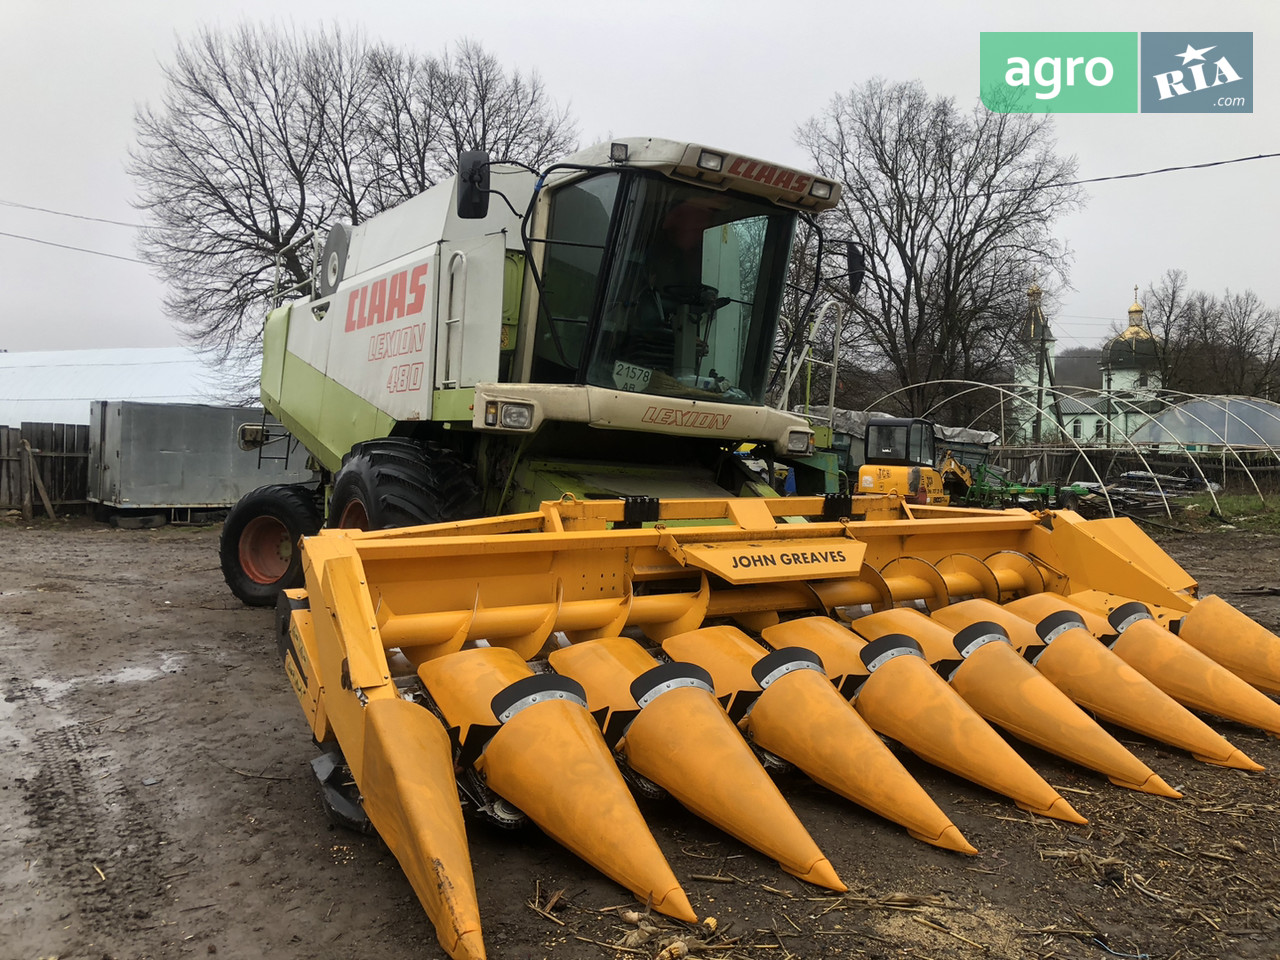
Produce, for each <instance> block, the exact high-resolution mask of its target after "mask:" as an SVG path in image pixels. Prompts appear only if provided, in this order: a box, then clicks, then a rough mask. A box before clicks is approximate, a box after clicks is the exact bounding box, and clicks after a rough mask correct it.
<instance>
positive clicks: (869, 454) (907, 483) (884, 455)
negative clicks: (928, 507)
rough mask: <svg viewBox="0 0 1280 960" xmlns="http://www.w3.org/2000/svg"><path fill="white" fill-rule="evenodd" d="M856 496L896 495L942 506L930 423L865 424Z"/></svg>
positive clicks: (885, 420) (887, 421)
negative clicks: (874, 494)
mask: <svg viewBox="0 0 1280 960" xmlns="http://www.w3.org/2000/svg"><path fill="white" fill-rule="evenodd" d="M865 443H866V446H865V447H864V459H865V464H864V466H862V467H861V468H860V469H859V470H858V492H859V493H897V494H898V495H899V496H902V497H905V498H907V499H909V500H911V501H913V502H915V503H937V504H946V503H947V502H948V501H949V498H948V497H947V494H946V492H945V491H944V490H943V483H942V476H941V474H939V472H938V470H937V463H938V451H937V444H936V443H935V441H934V435H933V422H932V421H930V420H924V419H920V418H915V419H910V418H899V417H882V418H880V419H877V420H871V421H868V423H867V433H866V441H865Z"/></svg>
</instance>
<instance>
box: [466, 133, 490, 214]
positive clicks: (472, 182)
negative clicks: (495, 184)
mask: <svg viewBox="0 0 1280 960" xmlns="http://www.w3.org/2000/svg"><path fill="white" fill-rule="evenodd" d="M488 215H489V154H487V153H486V152H485V151H483V150H463V151H462V153H461V154H460V155H459V156H458V216H459V218H461V219H463V220H483V219H484V218H485V217H487V216H488Z"/></svg>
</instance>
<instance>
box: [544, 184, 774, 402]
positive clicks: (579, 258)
mask: <svg viewBox="0 0 1280 960" xmlns="http://www.w3.org/2000/svg"><path fill="white" fill-rule="evenodd" d="M619 193H621V196H618V194H619ZM570 211H573V214H574V215H573V216H570V213H569V212H570ZM586 211H590V212H591V216H589V217H587V216H583V215H582V214H583V213H585V212H586ZM610 215H612V217H616V219H617V223H616V225H615V226H614V229H612V230H609V231H606V225H607V224H608V221H609V216H610ZM550 224H551V226H550V230H549V232H548V248H547V260H546V268H545V289H546V298H547V302H546V306H547V308H548V309H547V310H546V311H545V312H544V314H543V316H542V317H541V318H540V321H539V324H538V334H537V337H536V341H535V342H536V347H535V365H534V379H535V380H556V379H559V380H567V379H570V378H569V377H568V376H567V374H568V373H569V372H570V371H571V370H572V371H574V372H575V373H576V374H577V379H578V381H579V382H582V381H585V382H586V383H589V384H592V385H595V386H600V387H608V388H610V389H615V390H625V391H630V392H636V393H647V394H654V395H660V396H669V397H685V398H690V399H708V400H716V401H721V402H728V403H761V402H763V399H764V392H765V386H766V383H767V375H768V368H769V362H770V358H771V348H772V346H773V337H774V331H775V329H776V326H777V317H778V309H779V304H780V302H781V298H782V289H783V284H784V282H785V279H786V265H787V258H788V257H789V255H790V252H791V238H792V231H793V228H794V225H795V214H794V213H792V212H791V211H788V210H780V209H778V208H777V207H774V206H771V205H770V204H768V203H766V202H764V201H761V200H758V199H754V198H750V197H744V196H739V195H736V194H731V193H718V192H714V191H709V190H707V189H706V188H698V187H693V186H688V185H685V184H682V183H678V182H675V181H671V180H668V179H666V178H665V177H660V176H656V175H631V176H627V177H622V176H621V175H619V174H614V173H610V174H602V175H599V176H596V177H591V178H588V179H586V180H583V181H579V182H578V183H575V184H572V185H570V186H568V187H564V188H561V190H560V191H558V193H557V195H556V197H555V198H554V199H553V205H552V212H551V221H550ZM606 233H607V234H608V236H609V237H611V240H610V241H606ZM607 245H611V246H612V250H606V246H607ZM606 253H609V254H611V255H608V256H606V255H605V254H606ZM602 272H603V273H602ZM596 305H598V308H597V306H596ZM597 309H598V313H597ZM592 320H594V321H595V322H594V323H591V321H592ZM584 355H585V363H584Z"/></svg>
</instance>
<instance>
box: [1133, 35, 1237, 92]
mask: <svg viewBox="0 0 1280 960" xmlns="http://www.w3.org/2000/svg"><path fill="white" fill-rule="evenodd" d="M1213 49H1214V47H1203V48H1201V49H1199V50H1197V49H1196V48H1195V47H1193V46H1191V44H1189V43H1188V44H1187V49H1186V50H1184V51H1183V52H1182V53H1180V54H1178V56H1180V57H1181V58H1182V65H1183V67H1187V68H1188V69H1187V71H1186V72H1187V73H1188V74H1190V76H1191V79H1192V82H1193V83H1194V84H1195V86H1194V87H1193V88H1190V89H1189V88H1188V87H1187V85H1186V83H1185V82H1184V80H1183V76H1182V73H1183V71H1181V70H1170V71H1169V72H1168V73H1157V74H1156V75H1155V78H1154V79H1155V81H1156V89H1158V90H1159V91H1160V99H1161V100H1168V99H1169V98H1170V97H1185V96H1186V95H1187V94H1188V93H1190V92H1191V90H1192V89H1195V90H1207V89H1209V88H1210V87H1220V86H1222V84H1224V83H1238V82H1239V81H1240V74H1238V73H1236V71H1235V68H1234V67H1232V66H1231V61H1230V60H1228V59H1227V58H1226V57H1221V58H1219V59H1217V60H1214V61H1213V62H1212V65H1213V68H1214V74H1213V82H1212V83H1210V82H1209V81H1208V80H1206V79H1205V75H1204V68H1205V66H1206V62H1205V58H1204V55H1205V54H1206V53H1208V52H1209V51H1210V50H1213ZM1197 61H1198V62H1197Z"/></svg>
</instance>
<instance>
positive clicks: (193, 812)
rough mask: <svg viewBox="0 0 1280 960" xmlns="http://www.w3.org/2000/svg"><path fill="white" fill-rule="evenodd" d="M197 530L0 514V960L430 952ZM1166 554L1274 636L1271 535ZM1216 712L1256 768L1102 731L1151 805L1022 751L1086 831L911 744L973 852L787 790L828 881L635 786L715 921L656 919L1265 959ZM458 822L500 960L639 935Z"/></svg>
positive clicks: (1187, 544) (1006, 951)
mask: <svg viewBox="0 0 1280 960" xmlns="http://www.w3.org/2000/svg"><path fill="white" fill-rule="evenodd" d="M217 539H218V529H217V527H216V526H211V527H182V526H170V527H165V528H161V529H158V530H134V531H126V530H117V529H113V528H111V527H108V526H106V525H102V524H94V523H91V522H89V521H86V520H69V521H59V522H47V521H46V522H36V523H34V524H22V523H15V522H12V521H10V522H6V523H2V524H0V551H3V554H4V558H5V559H4V562H3V563H2V564H0V687H2V691H3V697H2V699H0V803H2V804H3V810H4V814H3V816H0V958H3V960H9V958H14V960H17V958H23V960H36V958H50V957H57V958H62V960H70V958H88V960H106V958H115V960H126V958H128V960H134V958H168V957H185V956H210V955H215V954H216V955H221V956H224V957H233V958H256V957H271V958H273V960H301V958H329V957H354V956H359V955H371V954H374V953H376V955H377V956H379V957H383V958H386V960H396V958H402V957H404V958H408V957H413V958H439V957H442V956H443V954H442V952H441V950H440V948H439V947H438V945H437V944H436V940H435V936H434V931H433V929H432V927H431V926H430V924H429V923H428V922H427V920H426V919H425V916H424V914H423V912H422V910H421V909H420V907H419V906H418V904H417V901H416V899H415V897H414V895H413V892H412V890H411V889H410V887H409V884H408V883H407V881H406V880H405V879H404V877H403V876H402V875H401V873H400V870H399V868H398V867H397V865H396V862H395V860H394V859H393V858H392V856H391V855H390V854H389V853H388V852H387V850H386V849H385V847H383V846H382V845H381V843H380V842H379V841H378V840H377V839H376V838H375V837H366V836H359V835H354V834H350V833H347V832H343V831H341V830H337V829H334V828H332V827H331V826H330V825H329V823H328V821H327V819H326V817H325V816H324V814H323V813H322V812H321V810H320V807H319V804H318V801H317V794H316V790H315V787H314V786H313V783H312V779H311V773H310V769H309V766H308V762H309V760H310V759H311V757H312V756H313V753H314V751H313V746H312V744H311V742H310V739H309V737H308V732H307V727H306V725H305V723H304V722H303V719H302V714H301V712H300V710H299V708H298V704H297V702H296V701H295V699H294V697H293V694H292V692H291V691H290V689H289V687H288V685H287V683H286V682H285V679H284V677H283V675H282V672H281V670H280V668H279V666H278V664H277V663H276V660H275V656H274V647H273V645H272V643H271V640H270V636H271V629H272V613H271V612H270V611H267V610H255V609H248V608H245V607H242V606H241V605H240V604H239V603H238V602H236V601H235V600H233V599H232V598H231V596H230V595H229V594H228V592H227V590H226V588H225V586H224V585H223V583H222V578H221V575H220V573H219V570H218V561H217ZM1165 543H1166V546H1167V548H1168V549H1169V550H1170V552H1171V553H1173V554H1174V556H1175V557H1176V558H1178V559H1179V560H1180V561H1181V562H1182V563H1183V564H1184V565H1185V566H1186V567H1187V568H1188V569H1189V570H1190V571H1191V572H1192V573H1193V574H1195V575H1196V576H1198V577H1199V578H1200V579H1201V582H1202V584H1203V587H1204V589H1205V591H1206V592H1218V593H1221V594H1223V595H1224V596H1226V597H1227V599H1229V600H1231V601H1232V602H1233V603H1237V604H1238V605H1239V606H1241V607H1243V608H1244V609H1245V610H1246V611H1247V612H1249V613H1250V614H1251V615H1253V616H1254V617H1255V618H1257V619H1259V620H1260V621H1261V622H1263V623H1264V624H1267V625H1268V626H1269V627H1271V628H1272V629H1276V628H1280V597H1278V596H1276V595H1275V588H1280V537H1275V536H1267V535H1259V534H1250V533H1244V532H1241V531H1235V532H1223V533H1213V534H1200V535H1196V536H1193V537H1174V538H1172V539H1170V538H1166V539H1165ZM1253 588H1271V589H1272V591H1273V592H1272V594H1271V595H1267V594H1266V593H1265V590H1264V591H1262V592H1259V591H1255V590H1253ZM1214 726H1215V728H1216V729H1218V730H1219V731H1220V732H1222V733H1223V734H1224V735H1225V736H1227V738H1228V739H1230V740H1231V741H1233V742H1234V743H1235V744H1236V745H1237V746H1239V747H1240V748H1241V749H1243V750H1244V751H1245V752H1246V753H1248V754H1250V755H1251V756H1252V757H1254V759H1256V760H1258V761H1259V762H1261V763H1263V764H1265V765H1266V766H1267V767H1268V768H1269V769H1268V771H1267V772H1263V773H1257V774H1245V773H1240V772H1236V771H1224V770H1220V769H1217V768H1214V767H1210V766H1206V765H1204V764H1201V763H1197V762H1195V761H1193V760H1191V759H1190V758H1189V757H1188V756H1186V755H1183V754H1181V753H1178V752H1176V751H1174V750H1171V749H1167V748H1165V747H1162V746H1158V745H1156V744H1154V743H1152V742H1150V741H1145V740H1142V739H1141V738H1138V737H1136V736H1134V735H1131V734H1127V733H1123V732H1119V731H1115V732H1117V734H1118V735H1119V736H1120V738H1121V739H1122V740H1123V741H1124V742H1125V743H1126V744H1128V745H1129V746H1130V748H1131V749H1132V750H1133V751H1134V752H1135V753H1136V754H1138V756H1139V757H1141V758H1142V759H1143V760H1144V761H1146V762H1147V763H1148V764H1149V765H1151V766H1152V767H1153V768H1155V770H1156V771H1157V772H1158V773H1160V774H1161V775H1162V776H1163V777H1164V778H1165V779H1166V780H1167V781H1169V782H1170V783H1171V784H1174V785H1176V786H1178V787H1180V788H1181V789H1182V790H1184V791H1185V793H1186V797H1185V798H1184V799H1182V800H1165V799H1160V798H1156V797H1151V796H1147V795H1144V794H1137V793H1132V792H1130V791H1126V790H1122V789H1120V788H1117V787H1113V786H1111V785H1110V784H1108V783H1107V782H1106V781H1105V780H1104V779H1103V778H1102V777H1100V776H1097V775H1094V774H1091V773H1089V772H1087V771H1084V770H1082V769H1078V768H1073V767H1069V766H1067V765H1065V764H1063V763H1060V762H1058V761H1056V760H1054V759H1052V758H1051V757H1049V756H1047V755H1045V754H1042V753H1039V752H1037V751H1035V750H1032V749H1030V748H1025V747H1020V748H1019V749H1020V750H1021V752H1022V753H1023V755H1024V756H1026V757H1027V758H1028V759H1029V760H1030V761H1031V762H1032V764H1033V765H1034V766H1036V767H1037V769H1039V770H1040V771H1041V773H1042V774H1043V775H1044V776H1045V777H1046V778H1047V779H1048V780H1049V781H1050V782H1051V783H1053V784H1055V785H1056V786H1057V787H1058V788H1059V789H1060V790H1061V791H1062V792H1063V794H1064V796H1066V797H1067V798H1068V799H1069V800H1070V802H1071V803H1072V804H1073V805H1074V806H1075V807H1076V808H1077V809H1078V810H1080V811H1081V812H1082V813H1084V814H1085V815H1086V816H1088V817H1089V818H1090V820H1091V822H1090V824H1089V825H1088V826H1085V827H1071V826H1066V825H1063V824H1059V823H1057V822H1055V821H1051V820H1046V819H1042V818H1032V817H1030V816H1028V815H1026V814H1024V813H1022V812H1021V811H1019V810H1018V809H1017V808H1016V807H1014V806H1013V804H1012V803H1010V802H1007V801H1004V800H1002V799H1000V798H998V797H996V796H995V795H992V794H989V793H986V792H984V791H982V790H980V789H978V788H975V787H971V786H969V785H968V784H966V783H964V782H963V781H960V780H957V779H955V778H952V777H949V776H947V775H945V774H942V773H939V772H937V771H935V770H933V769H931V768H926V767H925V766H923V765H922V764H920V763H918V762H916V761H914V760H913V759H911V758H909V757H905V758H904V760H905V762H906V763H907V764H908V767H909V768H910V769H911V770H912V772H913V773H915V774H916V775H917V776H918V778H919V779H920V780H921V782H922V783H923V784H924V785H925V787H926V789H927V790H928V791H929V792H930V793H931V794H932V795H933V796H934V797H935V799H937V800H938V802H939V803H940V805H941V806H942V807H943V808H944V809H945V810H946V811H947V812H948V814H949V815H950V816H951V817H952V819H953V820H954V821H955V823H956V824H957V825H958V826H959V827H960V829H961V830H962V831H963V832H964V834H965V835H966V836H967V837H968V838H969V840H970V841H972V842H973V843H974V844H976V845H977V846H978V847H979V848H980V849H981V854H980V855H979V856H977V857H972V858H966V857H963V856H960V855H956V854H948V853H944V852H941V851H938V850H935V849H933V848H931V847H929V846H926V845H924V844H922V843H919V842H916V841H913V840H911V839H909V838H908V837H907V836H906V834H905V833H904V832H903V831H902V830H900V829H899V828H897V827H895V826H893V825H891V824H889V823H887V822H884V821H881V820H879V819H877V818H875V817H873V816H871V815H869V814H864V813H862V812H860V811H859V810H858V809H856V808H854V807H853V806H851V805H850V804H848V803H845V802H843V801H840V800H839V799H837V798H836V797H834V796H833V795H829V794H826V793H825V792H823V791H822V790H821V789H819V788H817V787H815V786H813V785H811V784H809V783H807V782H805V781H803V780H801V779H799V778H797V777H788V778H785V780H784V784H783V787H784V792H785V793H786V795H787V796H788V798H789V799H790V800H791V801H792V803H793V805H794V807H795V808H796V810H797V812H798V813H799V815H800V817H801V819H802V820H803V821H804V822H805V823H806V825H807V826H808V827H809V829H810V831H811V832H812V833H813V835H814V837H815V839H816V840H817V841H818V843H819V845H820V846H821V847H822V848H823V849H824V851H825V852H826V853H827V855H828V856H829V857H830V859H831V861H832V862H833V863H834V865H835V866H836V868H837V870H839V872H840V873H841V875H842V876H843V878H844V879H845V881H846V882H847V883H848V884H849V887H850V892H849V894H848V895H846V896H843V897H836V896H825V895H822V893H821V892H820V891H818V890H816V889H814V888H811V887H807V886H805V885H802V884H800V883H799V882H797V881H795V880H794V879H792V878H790V877H788V876H787V875H785V874H783V873H782V872H781V871H780V870H779V869H778V868H777V867H776V866H775V865H774V864H773V863H772V862H770V861H767V860H766V859H764V858H763V857H762V856H760V855H757V854H755V853H753V852H751V851H749V850H746V849H744V848H743V847H742V846H740V845H739V844H737V843H736V842H733V841H731V840H729V839H728V838H726V837H724V836H723V835H721V834H719V833H717V832H716V831H715V830H714V829H712V828H710V827H707V826H705V825H703V824H701V823H700V822H699V821H696V820H694V819H693V818H692V817H691V816H689V815H686V814H685V813H683V812H682V811H680V810H679V809H674V808H673V807H671V806H670V805H668V804H664V803H650V804H649V805H647V806H646V807H645V809H646V813H647V814H648V816H649V818H650V821H651V823H652V824H653V826H654V832H655V835H656V836H657V837H658V840H659V842H660V843H661V845H662V847H663V849H664V850H665V852H666V853H667V855H668V857H669V859H670V860H671V863H672V866H673V867H674V869H675V872H676V874H677V876H679V877H680V878H682V880H683V881H684V884H685V887H686V889H687V890H688V892H689V894H690V897H691V899H692V900H693V902H694V906H695V908H696V909H697V910H698V911H699V913H700V914H705V915H710V916H713V917H715V918H716V920H717V930H716V932H715V933H714V934H709V933H708V932H707V931H706V930H705V929H704V930H701V931H691V930H686V929H684V928H680V927H678V926H673V927H672V928H671V930H670V931H663V932H664V933H667V932H669V933H680V934H682V935H684V936H685V937H686V939H688V940H689V942H691V943H694V945H695V946H696V941H695V940H694V939H693V938H695V937H701V938H702V939H703V940H708V941H709V945H708V947H707V948H706V949H698V950H695V955H699V956H704V957H749V958H787V957H802V958H810V957H922V958H923V957H933V958H941V957H974V956H989V957H1010V958H1013V957H1035V958H1048V957H1097V958H1106V957H1109V956H1122V957H1134V956H1149V957H1152V958H1157V957H1160V958H1170V960H1172V958H1196V957H1250V958H1252V957H1277V956H1280V847H1278V846H1277V835H1278V827H1280V797H1278V796H1277V791H1276V785H1277V781H1276V775H1275V774H1274V773H1273V772H1272V771H1280V745H1278V744H1277V741H1275V740H1274V739H1270V738H1267V737H1264V736H1263V735H1262V734H1260V733H1258V732H1255V731H1251V730H1248V729H1245V728H1242V727H1238V726H1235V725H1232V724H1228V723H1221V722H1217V721H1215V722H1214ZM470 829H471V837H472V856H473V860H474V862H475V873H476V881H477V884H478V886H479V891H480V908H481V913H482V916H483V918H484V924H485V938H486V942H487V944H488V948H489V955H490V957H492V958H494V960H517V958H518V960H528V958H541V957H557V958H568V960H585V958H605V957H652V956H653V955H654V954H655V953H656V952H657V950H658V949H659V947H660V944H661V942H662V941H661V940H660V939H657V938H655V939H653V940H651V941H649V942H648V943H647V944H642V945H640V946H627V944H628V943H634V942H635V938H634V932H635V928H634V927H631V926H629V925H627V924H625V923H623V922H622V921H621V919H620V915H619V911H618V910H617V909H616V908H618V907H619V906H622V907H625V908H629V907H633V906H635V905H634V904H631V903H629V896H628V895H627V894H626V893H625V892H624V891H623V890H621V889H620V888H618V887H616V886H614V885H613V884H612V883H610V882H609V881H606V880H604V879H602V878H601V877H599V876H598V875H596V874H595V873H594V872H593V871H592V870H591V869H590V868H589V867H587V866H586V865H585V864H583V863H581V862H579V861H577V860H575V859H574V858H573V857H572V856H571V855H569V854H567V853H565V852H563V851H562V850H561V849H560V848H558V847H557V846H555V845H554V844H553V843H551V842H550V841H549V840H546V839H545V838H543V837H542V836H541V835H540V834H538V833H537V832H536V831H528V832H524V833H519V834H515V835H511V834H498V833H495V832H492V831H491V830H489V829H487V828H485V827H484V826H483V825H480V824H475V825H473V826H472V827H471V828H470ZM700 878H701V879H700ZM706 878H714V879H706ZM559 891H562V893H560V895H559V897H558V898H557V899H556V902H555V904H554V909H552V910H550V911H546V910H545V909H543V910H541V912H539V910H535V907H540V908H543V907H545V905H546V904H547V901H548V900H549V899H552V898H553V896H554V895H555V894H556V893H557V892H559ZM629 933H630V934H632V937H633V939H632V940H630V941H627V940H624V937H626V936H627V935H628V934H629Z"/></svg>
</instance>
